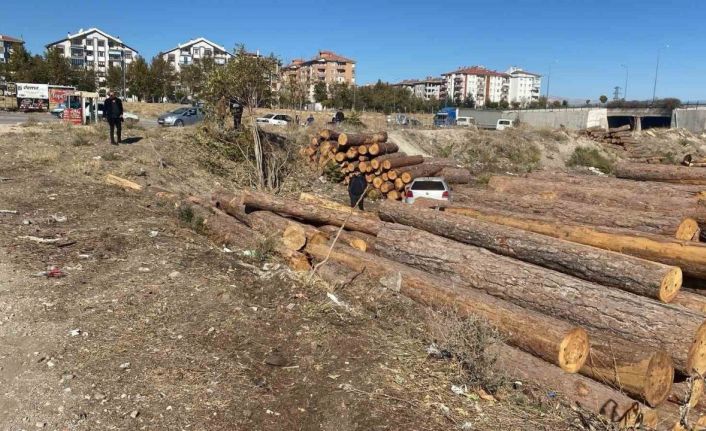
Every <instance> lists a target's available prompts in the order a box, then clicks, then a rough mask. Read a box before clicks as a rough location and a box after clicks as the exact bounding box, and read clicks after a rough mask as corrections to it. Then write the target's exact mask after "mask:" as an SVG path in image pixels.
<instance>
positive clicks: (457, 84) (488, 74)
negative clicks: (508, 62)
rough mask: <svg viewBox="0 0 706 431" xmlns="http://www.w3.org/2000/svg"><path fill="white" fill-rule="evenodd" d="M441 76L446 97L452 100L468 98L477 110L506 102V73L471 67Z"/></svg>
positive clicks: (507, 84)
mask: <svg viewBox="0 0 706 431" xmlns="http://www.w3.org/2000/svg"><path fill="white" fill-rule="evenodd" d="M442 76H443V77H444V78H445V79H446V91H447V94H448V97H450V98H451V99H453V100H460V101H465V100H467V99H468V98H469V97H470V98H473V100H474V101H475V105H476V106H477V107H479V108H482V107H483V106H485V105H486V104H487V103H500V102H501V101H507V100H508V94H509V91H510V88H509V85H510V76H509V75H508V74H506V73H501V72H497V71H495V70H489V69H486V68H484V67H483V66H472V67H466V68H460V69H458V70H455V71H453V72H448V73H444V74H442Z"/></svg>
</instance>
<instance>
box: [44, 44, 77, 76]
mask: <svg viewBox="0 0 706 431" xmlns="http://www.w3.org/2000/svg"><path fill="white" fill-rule="evenodd" d="M44 59H45V62H46V70H47V77H48V80H49V84H56V85H67V84H70V83H71V82H72V81H73V80H74V76H75V75H76V71H75V70H72V69H71V63H70V62H69V59H68V58H64V56H63V55H61V52H60V51H59V50H58V49H48V50H47V51H46V52H45V53H44Z"/></svg>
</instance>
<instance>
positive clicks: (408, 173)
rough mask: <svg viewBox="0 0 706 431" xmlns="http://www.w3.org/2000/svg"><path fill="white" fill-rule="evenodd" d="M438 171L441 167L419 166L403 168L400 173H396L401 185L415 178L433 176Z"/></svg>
mask: <svg viewBox="0 0 706 431" xmlns="http://www.w3.org/2000/svg"><path fill="white" fill-rule="evenodd" d="M440 170H441V166H438V165H425V164H421V165H416V166H407V167H405V168H402V169H400V172H401V173H400V172H398V176H399V177H400V179H402V182H403V183H405V184H409V183H411V182H412V180H413V179H415V178H420V177H429V176H433V175H436V174H437V173H438V172H439V171H440Z"/></svg>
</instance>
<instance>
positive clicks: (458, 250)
mask: <svg viewBox="0 0 706 431" xmlns="http://www.w3.org/2000/svg"><path fill="white" fill-rule="evenodd" d="M378 238H379V241H378V242H377V243H376V246H375V252H376V253H377V254H379V255H382V256H384V257H387V258H389V259H393V260H396V261H398V262H400V263H405V264H408V265H410V266H413V267H415V268H418V269H421V270H424V271H428V272H431V273H433V274H436V275H439V276H441V277H449V278H450V279H451V280H452V281H457V282H459V283H467V284H469V285H470V286H472V287H474V288H476V289H481V290H484V291H485V292H487V293H488V294H490V295H493V296H497V297H501V298H503V299H505V300H509V301H511V302H514V303H516V304H518V305H521V306H525V307H527V308H533V309H535V310H537V311H540V312H544V313H546V314H551V315H554V316H561V317H563V318H564V319H568V318H569V317H567V314H570V313H571V312H568V313H567V312H566V310H569V309H571V310H573V311H574V312H577V310H579V309H584V308H591V307H593V306H598V307H605V304H606V303H612V301H607V302H604V301H605V300H606V298H611V296H612V295H611V293H612V292H611V289H610V288H606V287H604V286H600V285H596V284H593V283H589V282H585V281H582V280H578V279H575V278H572V277H569V276H566V275H563V274H560V273H556V272H553V271H549V270H546V269H542V268H539V267H535V266H532V265H528V264H524V263H520V262H517V261H514V260H512V259H509V258H506V257H502V256H497V255H494V254H492V253H489V252H487V251H486V250H483V249H479V248H476V247H470V246H467V245H465V244H460V243H456V242H454V241H451V240H447V239H445V238H441V237H436V236H434V235H432V234H429V233H427V232H423V231H419V230H416V229H412V228H406V227H389V228H385V229H383V230H382V231H381V232H380V234H379V236H378ZM412 238H415V239H412ZM410 241H413V242H415V244H410ZM433 254H435V255H436V256H437V257H436V258H432V257H431V256H432V255H433ZM468 262H473V264H472V265H468ZM509 279H512V280H511V281H509ZM505 290H512V293H506V292H505ZM577 292H578V294H579V295H582V296H581V297H580V298H579V299H577V300H575V298H576V296H577ZM583 296H585V298H584V297H583ZM623 297H625V298H628V299H631V298H630V295H628V294H624V295H623ZM538 298H541V299H539V300H538ZM611 299H616V300H619V299H621V298H620V295H617V298H611ZM555 301H558V302H562V304H561V305H556V304H554V302H555ZM638 302H639V301H638ZM644 302H645V303H649V302H648V301H644ZM621 305H622V304H621ZM632 305H633V306H635V305H636V304H632ZM618 307H619V306H618ZM626 310H629V311H635V309H633V310H630V307H627V308H626ZM621 311H624V310H621ZM608 314H609V313H608ZM608 314H605V315H603V314H601V313H600V312H598V313H594V316H592V317H590V318H586V320H584V321H583V322H584V323H585V324H587V325H590V326H593V327H596V325H599V326H604V325H605V323H604V321H603V320H602V319H605V321H609V320H610V317H609V316H608ZM675 314H677V315H679V313H675ZM680 317H683V316H681V315H680ZM581 318H583V316H582V317H581ZM576 319H580V318H579V317H577V318H574V320H576ZM683 320H685V319H683ZM623 329H625V328H623ZM591 334H592V335H593V334H594V333H591ZM670 337H672V335H671V334H670ZM591 338H592V340H593V341H592V342H591V351H592V356H591V358H590V360H589V362H587V363H586V365H584V368H582V370H581V372H582V373H584V374H586V375H588V376H590V377H593V378H595V379H596V380H599V381H605V382H608V383H610V384H611V385H613V386H614V387H620V388H622V389H623V390H625V391H627V392H628V393H630V394H631V395H632V396H635V397H637V398H639V399H641V400H643V401H645V402H647V403H648V404H649V405H652V406H656V405H658V404H660V403H661V402H663V401H664V400H665V399H666V398H667V396H668V395H669V393H670V391H671V385H672V380H673V378H674V368H673V365H672V360H671V358H669V356H668V355H666V354H665V353H664V352H660V351H652V350H651V349H649V348H647V347H646V346H643V345H642V344H641V343H634V342H633V343H630V342H627V341H625V340H623V339H622V338H617V337H615V338H613V337H608V336H605V335H602V334H600V333H595V336H592V337H591ZM594 338H595V340H594ZM683 350H685V349H683Z"/></svg>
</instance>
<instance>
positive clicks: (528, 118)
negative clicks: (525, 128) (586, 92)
mask: <svg viewBox="0 0 706 431" xmlns="http://www.w3.org/2000/svg"><path fill="white" fill-rule="evenodd" d="M506 112H508V113H509V112H513V113H514V112H518V117H519V120H520V122H521V123H524V124H529V125H530V126H534V127H549V128H553V129H558V128H560V127H561V126H564V127H565V128H567V129H572V130H577V129H585V128H588V127H594V126H600V127H604V128H607V127H608V110H607V109H605V108H589V109H582V108H573V109H571V108H569V109H533V110H529V111H506Z"/></svg>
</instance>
